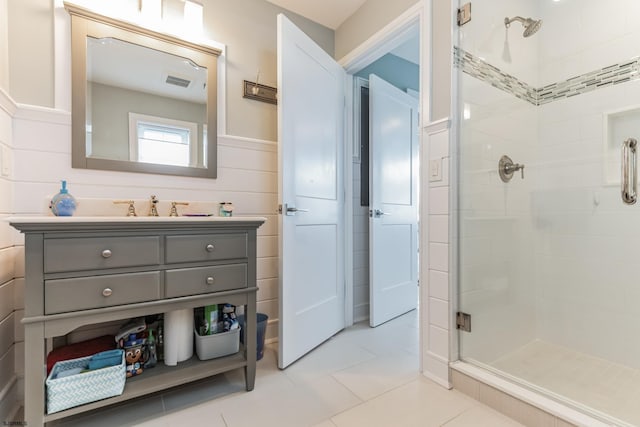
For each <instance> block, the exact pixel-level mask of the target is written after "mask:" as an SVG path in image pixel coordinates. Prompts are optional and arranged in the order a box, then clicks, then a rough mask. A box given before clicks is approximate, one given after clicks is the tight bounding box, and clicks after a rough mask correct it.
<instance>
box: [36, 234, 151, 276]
mask: <svg viewBox="0 0 640 427" xmlns="http://www.w3.org/2000/svg"><path fill="white" fill-rule="evenodd" d="M156 264H160V237H159V236H145V237H87V238H77V239H49V240H45V241H44V271H45V273H55V272H62V271H78V270H94V269H100V268H116V267H133V266H139V265H156Z"/></svg>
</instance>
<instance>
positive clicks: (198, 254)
mask: <svg viewBox="0 0 640 427" xmlns="http://www.w3.org/2000/svg"><path fill="white" fill-rule="evenodd" d="M166 246H167V247H166V251H167V255H166V261H167V262H168V263H171V262H190V261H194V262H197V261H211V260H217V259H232V258H245V257H246V256H247V235H246V234H204V235H192V236H167V245H166Z"/></svg>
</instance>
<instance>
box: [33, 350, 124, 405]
mask: <svg viewBox="0 0 640 427" xmlns="http://www.w3.org/2000/svg"><path fill="white" fill-rule="evenodd" d="M91 357H92V356H88V357H81V358H78V359H71V360H63V361H61V362H56V364H55V365H53V369H52V370H51V373H50V374H49V376H48V377H47V380H46V381H45V383H46V385H47V414H53V413H54V412H59V411H63V410H65V409H69V408H73V407H74V406H79V405H83V404H85V403H89V402H95V401H96V400H101V399H106V398H107V397H113V396H118V395H121V394H122V392H123V391H124V384H125V381H126V378H127V377H126V370H125V363H124V352H122V361H121V363H120V364H119V365H116V366H109V367H107V368H102V369H96V370H95V371H89V372H84V373H80V374H75V375H69V376H65V377H60V378H58V373H60V372H62V371H67V370H72V369H79V368H86V367H87V366H88V365H89V360H91Z"/></svg>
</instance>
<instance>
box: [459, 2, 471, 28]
mask: <svg viewBox="0 0 640 427" xmlns="http://www.w3.org/2000/svg"><path fill="white" fill-rule="evenodd" d="M469 21H471V3H467V4H464V5H462V7H461V8H460V9H458V27H461V26H463V25H464V24H466V23H467V22H469Z"/></svg>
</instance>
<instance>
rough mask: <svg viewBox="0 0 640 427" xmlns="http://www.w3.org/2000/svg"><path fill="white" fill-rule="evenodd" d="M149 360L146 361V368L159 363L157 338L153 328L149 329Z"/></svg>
mask: <svg viewBox="0 0 640 427" xmlns="http://www.w3.org/2000/svg"><path fill="white" fill-rule="evenodd" d="M147 350H148V353H147V360H146V361H145V362H144V368H145V369H147V368H153V367H154V366H156V363H158V354H157V352H156V339H155V338H154V337H153V329H149V336H148V337H147Z"/></svg>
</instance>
